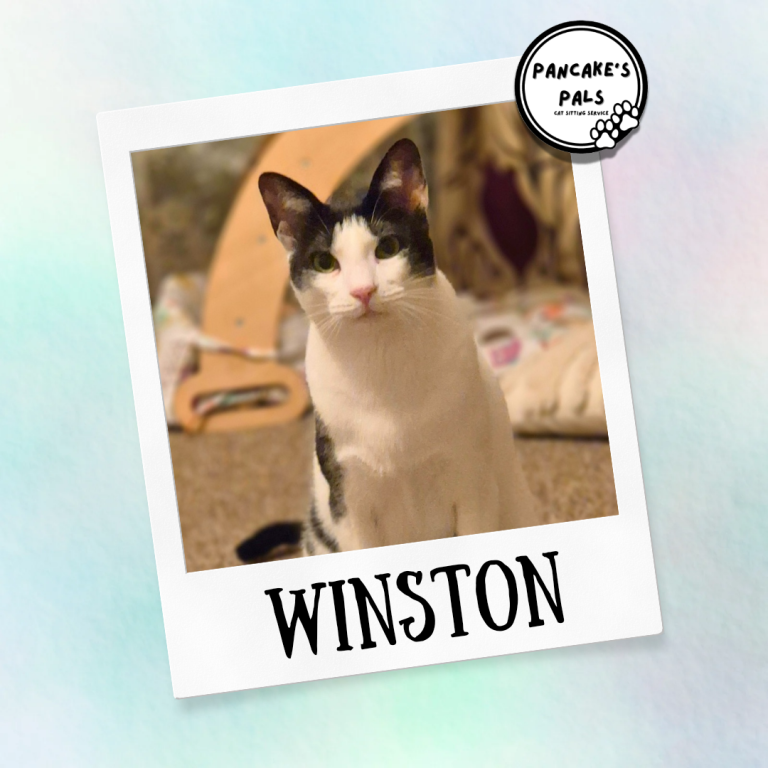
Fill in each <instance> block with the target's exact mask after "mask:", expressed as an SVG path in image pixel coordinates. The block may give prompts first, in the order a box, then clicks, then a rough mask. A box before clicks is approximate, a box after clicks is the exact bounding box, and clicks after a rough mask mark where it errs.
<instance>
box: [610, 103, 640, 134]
mask: <svg viewBox="0 0 768 768" xmlns="http://www.w3.org/2000/svg"><path fill="white" fill-rule="evenodd" d="M613 111H614V114H613V115H612V116H611V119H612V120H613V121H614V122H615V123H617V124H618V125H619V128H620V129H621V130H622V131H631V130H632V129H633V128H637V116H638V112H637V107H633V106H632V105H631V104H630V103H629V102H628V101H623V102H620V103H619V104H615V105H614V107H613Z"/></svg>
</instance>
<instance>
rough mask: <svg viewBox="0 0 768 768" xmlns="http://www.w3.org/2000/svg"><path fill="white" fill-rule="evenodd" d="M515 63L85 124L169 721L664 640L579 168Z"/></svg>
mask: <svg viewBox="0 0 768 768" xmlns="http://www.w3.org/2000/svg"><path fill="white" fill-rule="evenodd" d="M517 63H518V59H516V58H513V59H503V60H498V61H489V62H482V63H477V64H466V65H460V66H453V67H444V68H439V69H431V70H424V71H418V72H408V73H401V74H394V75H385V76H380V77H369V78H363V79H359V80H348V81H342V82H333V83H323V84H318V85H311V86H302V87H297V88H286V89H281V90H275V91H268V92H262V93H249V94H243V95H237V96H227V97H222V98H212V99H205V100H201V101H193V102H186V103H180V104H169V105H163V106H156V107H147V108H142V109H132V110H125V111H119V112H110V113H104V114H101V115H99V118H98V126H99V137H100V142H101V148H102V156H103V163H104V174H105V181H106V189H107V197H108V203H109V215H110V221H111V226H112V232H113V239H114V248H115V259H116V263H117V273H118V279H119V285H120V297H121V303H122V310H123V318H124V323H125V334H126V340H127V348H128V356H129V362H130V372H131V380H132V385H133V396H134V402H135V409H136V419H137V423H138V432H139V439H140V446H141V455H142V462H143V468H144V477H145V483H146V489H147V499H148V506H149V513H150V518H151V526H152V536H153V542H154V548H155V557H156V562H157V572H158V579H159V586H160V595H161V600H162V608H163V617H164V622H165V630H166V638H167V643H168V652H169V658H170V666H171V676H172V683H173V693H174V695H175V696H176V697H177V698H181V697H188V696H198V695H202V694H210V693H217V692H224V691H234V690H241V689H247V688H258V687H262V686H270V685H279V684H283V683H293V682H299V681H307V680H318V679H323V678H330V677H337V676H342V675H353V674H359V673H366V672H376V671H382V670H391V669H401V668H407V667H413V666H420V665H426V664H437V663H443V662H450V661H460V660H466V659H476V658H482V657H489V656H496V655H501V654H510V653H518V652H521V651H532V650H538V649H546V648H556V647H561V646H568V645H574V644H580V643H592V642H596V641H603V640H614V639H618V638H627V637H635V636H639V635H649V634H654V633H658V632H661V615H660V610H659V601H658V595H657V588H656V580H655V573H654V565H653V556H652V551H651V540H650V535H649V528H648V519H647V512H646V505H645V498H644V491H643V482H642V475H641V467H640V457H639V451H638V445H637V435H636V429H635V422H634V415H633V409H632V399H631V394H630V383H629V376H628V370H627V361H626V354H625V349H624V340H623V334H622V327H621V316H620V311H619V301H618V295H617V289H616V280H615V275H614V266H613V256H612V252H611V242H610V234H609V228H608V218H607V213H606V205H605V195H604V191H603V183H602V176H601V168H600V160H599V159H598V156H597V155H591V156H577V155H574V156H573V157H571V156H570V155H568V154H566V153H564V152H560V151H557V150H553V149H550V148H548V147H547V146H546V145H544V144H542V143H541V142H540V141H539V140H538V139H536V138H535V137H534V136H533V135H532V134H531V133H530V132H529V130H528V129H527V127H526V126H525V124H524V123H523V121H522V120H521V119H520V115H519V113H518V110H517V106H516V104H515V101H514V81H515V71H516V66H517Z"/></svg>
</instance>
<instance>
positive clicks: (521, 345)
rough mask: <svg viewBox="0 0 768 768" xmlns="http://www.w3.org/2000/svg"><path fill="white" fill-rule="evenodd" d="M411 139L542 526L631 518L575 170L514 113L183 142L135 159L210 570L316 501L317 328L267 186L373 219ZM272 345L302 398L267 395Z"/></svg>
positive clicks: (166, 355)
mask: <svg viewBox="0 0 768 768" xmlns="http://www.w3.org/2000/svg"><path fill="white" fill-rule="evenodd" d="M404 137H408V138H410V139H412V140H413V141H414V142H415V143H416V144H417V146H418V147H419V148H420V153H421V155H422V162H423V164H424V167H425V172H426V174H427V179H428V182H429V187H430V204H429V217H430V232H431V235H432V238H433V241H434V244H435V250H436V256H437V262H438V266H439V267H440V268H441V269H442V270H443V271H444V272H445V273H446V274H447V276H448V278H449V280H450V281H451V283H452V284H453V286H454V287H455V288H456V289H457V291H458V294H459V296H460V299H461V301H462V304H463V307H464V309H465V312H466V315H467V319H468V322H469V323H470V324H471V325H472V327H473V329H474V332H475V338H476V340H477V343H478V346H479V348H480V350H481V351H482V353H483V354H484V357H485V358H486V360H487V362H488V364H489V365H490V366H491V368H492V370H493V371H494V372H495V374H496V376H497V378H498V380H499V384H500V385H501V388H502V391H503V392H504V395H505V397H506V400H507V405H508V410H509V414H510V418H511V422H512V424H513V426H514V428H515V430H516V431H517V432H518V434H519V435H524V436H525V437H524V438H522V437H521V438H520V439H518V452H519V453H520V455H521V459H522V462H523V468H524V471H525V473H526V476H527V478H528V482H529V485H530V487H531V489H532V491H533V492H534V494H535V495H536V496H537V498H538V499H539V502H540V505H541V515H540V516H539V520H540V522H541V523H555V522H565V521H568V520H579V519H586V518H591V517H602V516H605V515H612V514H617V512H618V509H617V502H616V492H615V486H614V481H613V471H612V465H611V456H610V450H609V446H608V441H607V426H606V418H605V409H604V405H603V397H602V386H601V381H600V371H599V368H598V361H597V350H596V346H595V337H594V329H593V327H592V318H591V307H590V301H589V294H588V289H587V279H586V269H585V263H584V252H583V248H582V243H581V231H580V226H579V216H578V210H577V205H576V192H575V187H574V180H573V170H572V167H571V159H570V156H568V155H567V154H564V153H560V152H556V151H554V150H551V149H549V148H548V147H546V146H545V145H543V144H541V143H540V142H538V141H537V140H535V139H534V138H533V137H532V136H531V134H530V132H529V131H528V129H527V128H526V127H525V125H524V124H523V122H522V120H521V119H520V116H519V113H518V110H517V107H516V105H515V104H514V102H512V103H506V104H494V105H488V106H483V107H473V108H468V109H461V110H453V111H448V112H438V113H433V114H425V115H416V116H413V117H410V118H387V119H385V120H379V121H370V122H368V123H359V124H348V125H337V126H330V127H327V128H322V129H320V130H319V131H318V130H314V131H313V130H311V129H310V130H303V131H291V132H288V133H285V134H277V135H273V136H260V137H252V138H250V139H245V138H243V139H235V140H229V141H218V142H210V143H206V144H198V145H191V146H180V147H169V148H166V149H155V150H150V151H145V152H136V153H134V154H133V155H132V162H133V174H134V179H135V184H136V191H137V201H138V207H139V217H140V221H141V227H142V236H143V242H144V257H145V260H146V267H147V276H148V284H149V291H150V298H151V299H152V303H153V307H154V312H153V314H154V324H155V335H156V342H157V350H158V359H159V368H160V378H161V383H162V389H163V397H164V400H165V411H166V418H167V421H168V425H169V430H170V436H169V440H170V448H171V454H172V459H173V467H174V476H175V481H176V496H177V499H178V505H179V514H180V518H181V529H182V536H183V540H184V554H185V558H186V562H187V568H188V570H190V571H196V570H203V569H206V568H217V567H222V566H230V565H238V564H241V560H239V559H238V557H237V555H236V554H235V550H236V548H237V547H238V545H239V544H240V543H242V542H243V541H244V540H245V539H247V538H249V537H250V536H251V535H253V533H254V532H256V531H259V530H261V529H262V528H264V527H265V526H267V525H269V524H272V523H277V522H288V521H300V520H302V519H303V518H304V515H305V512H306V510H307V509H308V508H309V505H310V501H311V476H312V469H311V466H312V452H313V445H314V417H313V416H312V414H311V404H309V403H308V402H307V392H306V385H305V384H304V379H303V371H304V354H305V349H306V340H307V332H308V329H309V321H308V319H307V317H306V316H305V315H304V313H303V311H302V310H301V309H300V307H299V305H298V302H297V301H296V298H295V296H294V294H293V290H292V288H291V287H290V285H289V284H288V281H287V268H286V265H285V264H286V259H285V254H284V253H283V250H282V247H281V246H280V245H279V244H278V243H277V240H276V238H274V235H273V233H272V229H271V225H269V223H268V217H267V213H266V209H265V208H264V206H263V203H262V201H261V197H260V195H259V194H257V193H256V192H255V189H254V188H255V185H256V181H257V179H258V177H259V175H260V174H261V173H262V172H263V171H265V170H270V171H279V172H282V173H285V174H287V175H291V176H294V175H295V173H296V172H297V171H298V172H299V174H304V177H303V178H301V179H298V180H299V181H301V182H302V183H304V184H306V185H308V186H309V187H310V188H312V190H313V191H314V192H316V193H317V194H319V195H321V197H322V198H324V197H325V195H326V193H327V192H330V196H331V198H332V199H333V200H335V201H336V202H338V203H346V204H350V205H354V204H356V203H358V202H360V200H362V197H363V196H364V195H365V193H366V192H367V190H368V186H369V184H370V180H371V177H372V176H373V173H374V171H375V170H376V167H377V166H378V164H379V162H380V161H381V158H382V157H383V156H384V154H385V153H386V151H387V149H388V148H389V147H390V146H391V145H392V144H393V143H394V142H395V141H397V140H398V139H401V138H404ZM348 169H349V170H348ZM313 182H314V184H313ZM315 184H319V185H321V187H324V189H323V190H322V191H321V189H319V188H317V187H316V186H315ZM271 262H274V263H275V265H276V268H275V269H273V268H272V267H271V266H270V263H271ZM274 314H277V317H274V316H273V315H274ZM265 343H266V344H267V345H268V347H269V349H275V350H276V351H277V352H278V354H279V364H280V365H281V366H282V367H289V368H291V369H295V370H296V371H297V373H299V374H300V378H299V379H297V380H296V382H295V385H291V386H290V387H288V388H286V386H285V385H284V384H279V385H278V384H274V385H271V384H270V383H269V376H268V374H266V375H267V379H265V380H263V381H262V377H261V375H260V374H259V371H264V370H265V369H266V368H268V367H269V366H272V365H274V363H273V362H271V361H266V362H265V361H264V360H258V359H253V358H252V357H247V356H246V355H245V354H243V350H245V349H253V348H260V347H262V346H263V345H264V344H265ZM251 373H252V374H253V375H254V378H252V379H251V383H250V384H249V385H245V384H244V382H245V381H247V380H248V377H249V375H250V374H251ZM212 374H214V375H215V376H216V388H215V389H211V386H212V385H209V384H208V383H207V382H209V381H210V382H212V381H213V378H212ZM295 390H300V391H295ZM294 401H295V402H296V407H295V408H293V409H291V410H286V411H285V412H284V413H282V414H277V413H276V411H275V407H276V406H282V407H287V408H290V404H291V402H294ZM222 415H224V418H222ZM564 438H567V439H564ZM297 553H298V549H297V548H292V549H287V550H286V549H285V548H280V549H279V550H278V551H275V552H272V553H270V555H269V557H270V558H271V557H275V556H293V555H295V554H297Z"/></svg>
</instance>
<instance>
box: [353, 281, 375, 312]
mask: <svg viewBox="0 0 768 768" xmlns="http://www.w3.org/2000/svg"><path fill="white" fill-rule="evenodd" d="M349 293H350V296H354V297H355V298H356V299H357V300H358V301H360V302H362V305H363V306H364V307H365V308H366V309H368V305H369V304H370V303H371V296H373V294H374V293H376V286H375V285H365V286H363V287H362V288H355V289H354V290H353V291H350V292H349Z"/></svg>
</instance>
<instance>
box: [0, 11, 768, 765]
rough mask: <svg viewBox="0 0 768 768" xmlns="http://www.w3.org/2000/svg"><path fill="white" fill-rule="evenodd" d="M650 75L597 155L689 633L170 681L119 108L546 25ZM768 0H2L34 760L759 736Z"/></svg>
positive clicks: (338, 754) (6, 305) (1, 286)
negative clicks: (140, 436) (137, 406)
mask: <svg viewBox="0 0 768 768" xmlns="http://www.w3.org/2000/svg"><path fill="white" fill-rule="evenodd" d="M579 18H586V19H593V20H595V21H600V22H603V23H606V24H609V25H611V26H613V27H615V28H616V29H618V30H619V31H620V32H622V33H623V34H624V35H626V36H627V37H628V38H629V39H630V40H631V41H632V43H633V44H634V45H635V46H636V47H637V49H638V50H639V51H640V53H641V55H642V57H643V59H644V62H645V65H646V69H647V71H648V77H649V98H648V105H647V108H646V111H645V114H644V116H643V120H642V123H641V125H640V128H639V130H638V131H636V132H635V134H634V135H632V136H631V137H630V138H629V139H627V141H626V142H625V143H624V144H623V145H621V146H620V147H619V149H618V150H617V151H615V152H612V153H608V154H606V153H603V164H602V167H603V174H604V177H605V186H606V197H607V203H608V212H609V219H610V225H611V236H612V242H613V249H614V255H615V263H616V270H617V279H618V286H619V295H620V300H621V311H622V316H623V321H624V331H625V339H626V346H627V352H628V358H629V368H630V376H631V383H632V392H633V399H634V405H635V413H636V418H637V426H638V437H639V443H640V451H641V456H642V462H643V474H644V478H645V488H646V495H647V500H648V511H649V518H650V524H651V532H652V537H653V546H654V554H655V562H656V567H657V573H658V580H659V591H660V597H661V606H662V614H663V617H664V634H663V635H661V636H658V637H651V638H639V639H636V640H624V641H617V642H611V643H602V644H599V645H594V646H588V647H575V648H565V649H560V650H554V651H543V652H539V653H532V654H522V655H516V656H510V657H506V658H497V659H486V660H481V661H475V662H465V663H461V664H449V665H444V666H439V667H431V668H423V669H415V670H405V671H401V672H392V673H386V674H376V675H364V676H361V677H357V678H349V679H343V680H335V681H324V682H318V683H308V684H302V685H294V686H285V687H281V688H275V689H270V690H261V691H247V692H242V693H236V694H227V695H219V696H211V697H204V698H202V699H198V700H187V701H174V700H173V698H172V695H171V686H170V679H169V674H168V657H167V652H166V645H165V636H164V632H163V624H162V614H161V606H160V601H159V596H158V591H157V580H156V575H155V563H154V555H153V550H152V542H151V535H150V528H149V518H148V514H147V506H146V495H145V490H144V482H143V474H142V467H141V458H140V454H139V448H138V441H137V435H136V422H135V416H134V410H133V400H132V395H131V386H130V379H129V372H128V361H127V356H126V350H125V342H124V334H123V325H122V318H121V312H120V302H119V296H118V290H117V282H116V277H115V267H114V260H113V252H112V242H111V234H110V229H109V222H108V215H107V206H106V198H105V194H104V182H103V177H102V168H101V160H100V156H99V147H98V138H97V133H96V122H95V115H96V113H97V112H99V111H102V110H110V109H120V108H128V107H138V106H144V105H146V104H157V103H163V102H170V101H180V100H185V99H194V98H204V97H211V96H219V95H223V94H229V93H239V92H245V91H253V90H259V89H264V88H276V87H283V86H292V85H299V84H303V83H311V82H319V81H326V80H335V79H341V78H348V77H360V76H364V75H375V74H383V73H387V72H394V71H404V70H409V69H415V68H422V67H431V66H440V65H450V64H458V63H462V62H468V61H477V60H483V59H492V58H497V57H502V56H512V55H519V54H521V53H522V52H523V51H524V49H525V48H526V46H527V45H528V44H529V43H530V42H531V40H532V39H533V38H534V37H536V36H537V35H538V34H540V33H541V32H542V31H544V30H545V29H547V28H548V27H550V26H552V25H554V24H557V23H560V22H563V21H567V20H573V19H579ZM766 30H768V8H766V7H765V6H764V5H760V4H755V3H750V2H746V1H742V2H738V1H737V2H734V3H731V4H727V5H726V4H716V3H714V4H713V3H710V4H706V5H702V4H700V3H696V4H694V3H691V2H688V3H685V2H679V3H667V2H665V3H662V2H659V1H658V0H651V1H650V2H644V3H639V2H633V3H623V4H616V3H609V2H607V0H596V1H590V2H572V1H570V0H569V2H567V3H566V2H545V3H538V4H535V5H523V4H518V5H514V4H513V5H510V4H509V3H508V2H503V3H502V2H496V1H495V0H477V2H475V3H472V4H471V5H467V4H466V3H459V2H452V1H449V2H440V3H437V2H431V1H429V0H428V1H427V2H422V3H420V4H418V5H416V6H414V5H413V4H411V3H404V2H397V1H396V2H389V3H387V4H386V5H384V4H375V3H374V4H369V5H365V6H361V5H360V4H359V3H355V4H352V3H349V2H344V1H339V0H336V1H335V2H333V3H332V4H330V3H320V2H308V3H304V4H301V5H299V4H296V3H292V2H284V3H279V4H253V3H245V2H219V3H215V4H214V3H210V2H197V3H193V4H189V3H185V4H181V3H179V2H175V1H173V0H171V1H170V2H167V3H164V4H162V5H159V4H149V3H145V2H133V3H126V2H122V1H121V0H116V2H114V3H111V4H109V5H103V4H102V5H97V4H94V3H85V4H79V5H77V6H76V7H75V6H71V5H69V6H66V5H63V4H60V3H54V2H50V0H31V1H30V2H27V3H24V4H11V3H6V4H5V5H4V7H3V24H2V26H1V27H0V40H1V41H2V44H1V45H0V62H2V72H3V77H2V78H0V103H1V104H2V109H1V110H0V136H2V139H3V141H2V160H3V162H2V174H1V175H0V349H2V354H3V375H2V377H0V403H2V406H0V434H2V440H0V499H1V502H0V520H2V525H3V533H2V536H0V616H1V617H2V619H0V744H1V745H2V754H3V760H2V762H4V763H8V764H10V765H18V766H27V765H45V766H48V765H52V764H53V765H76V766H91V765H94V766H103V765H117V766H134V765H158V766H175V765H179V766H182V765H183V766H187V765H200V766H219V765H252V764H254V763H256V764H264V765H295V764H297V763H300V764H305V765H337V766H347V765H349V766H356V765H361V764H363V765H366V764H367V765H391V764H392V763H399V764H402V765H424V764H431V763H439V764H441V765H459V766H460V765H536V766H542V765H546V766H561V765H568V766H581V765H583V766H590V767H591V766H606V765H607V766H625V765H628V764H629V765H642V766H646V765H654V766H656V765H658V766H669V765H674V766H677V765H683V766H688V765H691V766H692V765H696V766H701V765H711V766H722V765H739V766H741V765H760V764H761V763H763V762H765V758H764V755H765V752H766V748H768V735H767V734H766V729H765V727H764V723H765V713H766V711H768V685H766V683H767V682H768V681H767V680H766V676H767V675H768V655H767V654H768V651H767V650H766V643H765V638H766V635H767V634H768V613H767V611H766V601H765V599H764V595H763V586H762V585H763V584H764V583H765V581H766V578H768V559H767V558H766V557H765V552H766V544H767V543H768V531H767V530H766V529H767V527H768V518H767V516H766V514H765V508H766V507H765V499H766V497H768V475H767V474H766V472H765V466H766V463H767V462H768V438H767V437H766V435H768V423H766V422H767V421H768V416H767V415H766V414H768V398H767V397H766V394H765V384H764V382H765V381H766V378H767V377H768V354H767V353H768V342H766V328H767V327H768V304H767V303H766V302H765V293H766V285H767V284H768V275H767V274H766V272H767V270H768V267H767V266H766V258H765V244H766V242H768V219H767V218H766V216H765V208H766V205H768V181H766V175H765V173H764V170H763V169H764V168H765V167H766V165H768V162H766V161H768V157H766V155H767V154H768V149H766V142H765V136H766V135H767V134H768V100H766V97H765V94H766V93H768V54H767V53H766V48H765V43H764V38H765V34H766Z"/></svg>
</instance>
